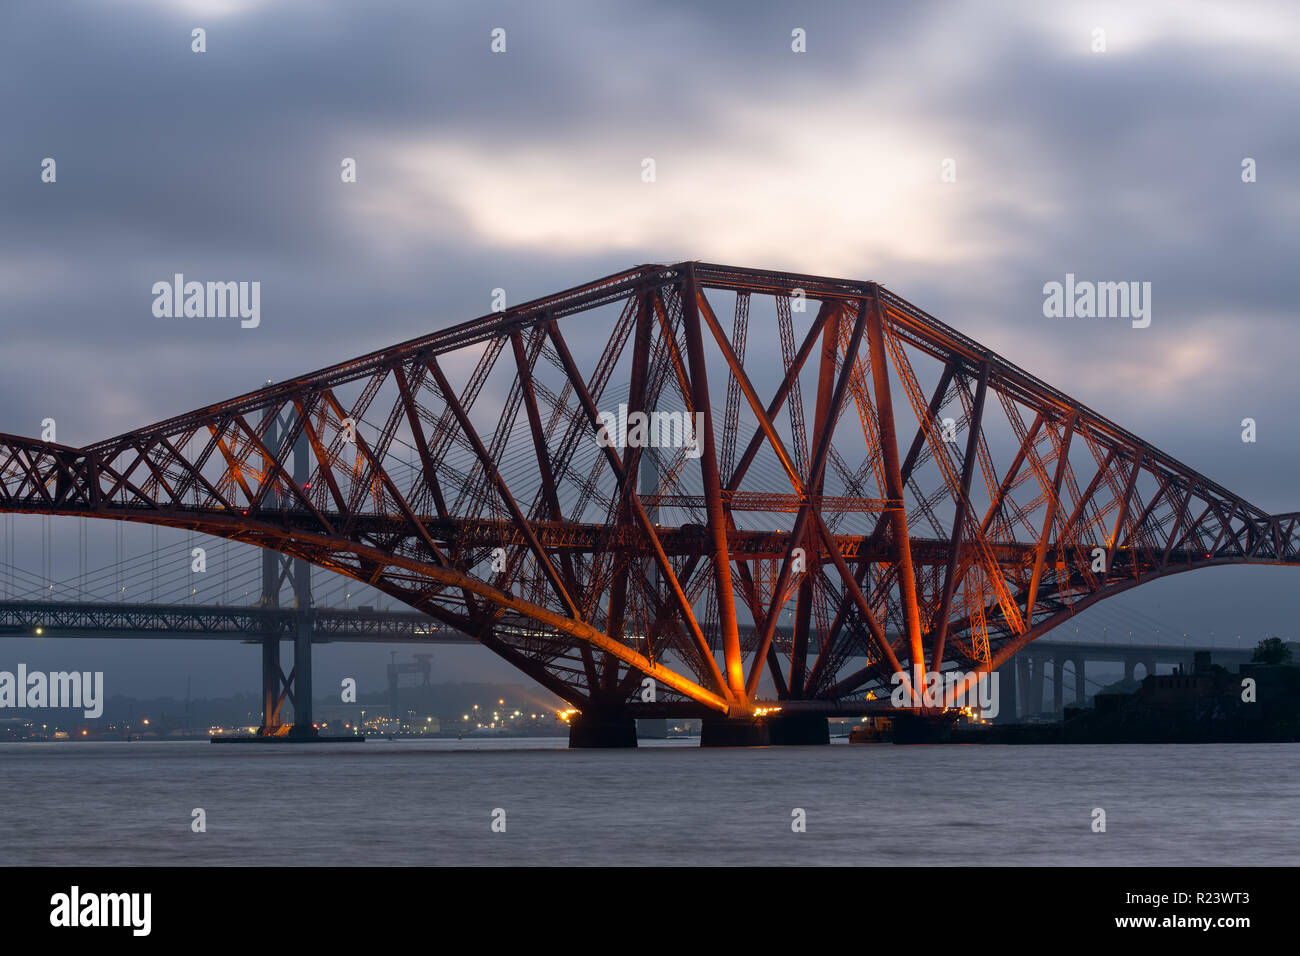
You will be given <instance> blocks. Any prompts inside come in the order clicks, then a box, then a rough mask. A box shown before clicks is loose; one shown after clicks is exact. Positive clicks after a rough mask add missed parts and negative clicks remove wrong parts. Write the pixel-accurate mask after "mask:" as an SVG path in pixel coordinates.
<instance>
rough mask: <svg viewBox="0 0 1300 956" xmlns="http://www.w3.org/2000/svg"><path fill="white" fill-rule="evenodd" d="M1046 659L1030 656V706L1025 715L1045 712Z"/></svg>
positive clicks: (1031, 715)
mask: <svg viewBox="0 0 1300 956" xmlns="http://www.w3.org/2000/svg"><path fill="white" fill-rule="evenodd" d="M1045 664H1046V661H1044V660H1043V659H1042V658H1030V668H1029V701H1028V704H1029V706H1028V707H1026V708H1025V716H1026V717H1033V716H1035V715H1037V714H1041V713H1042V712H1043V672H1044V670H1045V666H1044V665H1045Z"/></svg>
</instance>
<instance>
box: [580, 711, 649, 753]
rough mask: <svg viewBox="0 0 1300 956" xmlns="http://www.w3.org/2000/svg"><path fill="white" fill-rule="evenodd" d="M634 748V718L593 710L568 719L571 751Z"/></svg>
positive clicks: (612, 712) (622, 714) (614, 712)
mask: <svg viewBox="0 0 1300 956" xmlns="http://www.w3.org/2000/svg"><path fill="white" fill-rule="evenodd" d="M635 746H636V718H635V717H632V716H629V715H628V714H625V713H618V712H616V711H598V710H593V711H589V712H587V713H579V714H574V715H573V716H572V717H571V718H569V748H570V749H571V750H577V749H603V748H626V747H635Z"/></svg>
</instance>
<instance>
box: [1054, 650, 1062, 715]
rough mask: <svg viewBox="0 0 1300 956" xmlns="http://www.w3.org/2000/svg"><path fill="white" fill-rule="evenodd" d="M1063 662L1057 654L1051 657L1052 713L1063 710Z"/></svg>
mask: <svg viewBox="0 0 1300 956" xmlns="http://www.w3.org/2000/svg"><path fill="white" fill-rule="evenodd" d="M1064 685H1065V661H1064V660H1062V659H1061V656H1060V655H1059V654H1054V655H1052V713H1054V714H1059V713H1060V712H1061V711H1062V710H1064V709H1065V686H1064Z"/></svg>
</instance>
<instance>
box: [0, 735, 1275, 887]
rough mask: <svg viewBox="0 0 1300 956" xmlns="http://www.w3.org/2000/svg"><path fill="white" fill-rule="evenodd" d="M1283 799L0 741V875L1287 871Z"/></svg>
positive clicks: (391, 748)
mask: <svg viewBox="0 0 1300 956" xmlns="http://www.w3.org/2000/svg"><path fill="white" fill-rule="evenodd" d="M1298 794H1300V745H1296V744H1277V745H1264V744H1261V745H1253V746H1238V747H1233V746H1226V745H1204V746H1131V747H1129V746H1125V747H1083V746H1077V747H1063V746H1062V747H1051V746H1024V747H994V746H964V747H962V746H932V747H895V746H890V745H876V746H861V745H856V746H849V745H847V744H843V743H834V744H832V745H831V746H829V747H806V748H804V747H769V748H762V749H748V750H727V749H722V750H700V749H699V748H698V747H697V746H695V744H694V743H693V742H688V741H681V742H675V741H669V742H659V743H658V745H657V746H656V745H655V744H654V742H644V741H643V746H642V747H641V748H640V749H638V750H635V751H570V750H567V749H565V748H564V741H562V740H553V741H551V740H531V741H518V740H512V741H481V740H476V741H468V740H466V741H391V742H390V741H379V740H370V741H367V742H366V743H364V744H343V745H328V744H323V745H316V746H309V747H295V746H292V745H284V746H279V745H269V746H248V747H245V746H238V745H236V746H229V745H227V746H212V745H211V744H208V743H207V742H193V743H191V742H166V743H162V742H160V743H40V744H3V745H0V834H3V838H2V839H0V865H12V864H31V863H35V864H56V865H88V864H89V865H98V864H141V863H143V864H162V863H169V864H231V863H252V864H291V865H294V864H332V865H339V864H342V865H349V864H536V863H545V864H590V863H602V864H634V865H635V864H667V865H690V864H706V863H709V864H737V863H813V864H855V865H864V864H865V865H880V864H899V863H969V864H1191V865H1209V864H1237V865H1240V864H1263V863H1285V864H1293V863H1294V861H1295V859H1296V857H1297V854H1300V824H1297V814H1296V809H1297V795H1298ZM195 807H202V808H204V809H205V810H206V811H207V826H208V829H207V832H206V833H192V832H191V831H190V819H191V816H190V814H191V810H192V809H193V808H195ZM497 807H500V808H504V809H505V811H506V822H507V829H506V832H505V833H493V832H491V829H490V822H491V815H492V811H493V809H494V808H497ZM794 807H802V808H804V809H805V810H806V811H807V819H808V825H807V832H805V833H793V832H791V827H790V822H791V809H792V808H794ZM1094 807H1102V808H1104V809H1105V810H1106V813H1107V832H1106V833H1101V834H1097V833H1093V832H1091V829H1090V826H1089V824H1090V820H1091V813H1092V809H1093V808H1094Z"/></svg>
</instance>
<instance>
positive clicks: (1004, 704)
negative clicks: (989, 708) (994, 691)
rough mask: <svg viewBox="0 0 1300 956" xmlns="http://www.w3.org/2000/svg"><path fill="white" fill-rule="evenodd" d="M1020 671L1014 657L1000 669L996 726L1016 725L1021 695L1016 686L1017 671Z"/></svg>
mask: <svg viewBox="0 0 1300 956" xmlns="http://www.w3.org/2000/svg"><path fill="white" fill-rule="evenodd" d="M1018 669H1019V667H1018V665H1017V663H1016V659H1015V658H1014V657H1013V658H1012V659H1011V660H1009V661H1007V662H1006V663H1005V664H1003V665H1002V666H1001V667H999V668H998V715H997V717H995V718H993V722H994V723H995V724H1014V723H1015V722H1016V708H1017V707H1018V706H1019V703H1020V701H1019V700H1018V697H1019V694H1018V693H1017V690H1016V686H1017V681H1016V671H1017V670H1018Z"/></svg>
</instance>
